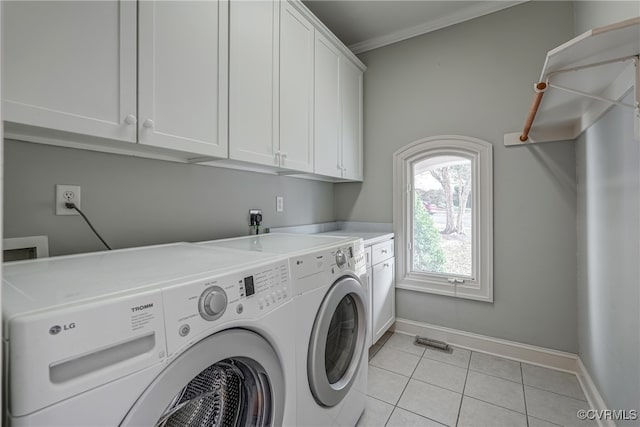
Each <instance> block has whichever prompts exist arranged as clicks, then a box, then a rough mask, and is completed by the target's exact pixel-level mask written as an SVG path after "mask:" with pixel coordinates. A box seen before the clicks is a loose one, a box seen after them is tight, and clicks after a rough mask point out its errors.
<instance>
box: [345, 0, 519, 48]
mask: <svg viewBox="0 0 640 427" xmlns="http://www.w3.org/2000/svg"><path fill="white" fill-rule="evenodd" d="M526 1H528V0H511V1H498V2H480V3H479V4H477V5H475V6H473V7H469V8H465V9H464V10H460V11H457V12H454V13H451V14H449V15H446V16H443V17H440V18H437V19H432V20H429V21H427V22H424V23H423V24H420V25H416V26H413V27H409V28H405V29H402V30H398V31H395V32H393V33H390V34H386V35H384V36H379V37H374V38H371V39H369V40H365V41H362V42H359V43H355V44H352V45H350V46H349V49H351V50H352V51H353V53H355V54H356V55H357V54H359V53H362V52H366V51H369V50H373V49H377V48H379V47H383V46H388V45H390V44H393V43H397V42H400V41H403V40H407V39H410V38H413V37H416V36H419V35H422V34H426V33H430V32H432V31H436V30H440V29H442V28H445V27H449V26H451V25H455V24H459V23H461V22H464V21H468V20H470V19H474V18H479V17H481V16H484V15H488V14H490V13H493V12H498V11H500V10H503V9H507V8H509V7H512V6H516V5H518V4H521V3H525V2H526Z"/></svg>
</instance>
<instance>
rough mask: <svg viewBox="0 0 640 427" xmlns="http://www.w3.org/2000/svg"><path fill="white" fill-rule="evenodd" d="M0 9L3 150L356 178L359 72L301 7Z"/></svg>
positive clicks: (147, 0)
mask: <svg viewBox="0 0 640 427" xmlns="http://www.w3.org/2000/svg"><path fill="white" fill-rule="evenodd" d="M2 7H3V15H2V22H1V23H2V31H3V36H4V37H3V38H4V41H3V46H2V55H3V57H2V59H3V67H4V68H3V72H4V75H3V82H2V84H3V87H2V89H3V98H2V102H3V108H4V113H5V114H4V118H5V120H6V121H7V124H6V126H5V127H4V132H5V134H4V136H5V137H7V138H13V139H18V140H25V141H32V142H40V143H48V144H54V145H61V146H67V147H74V148H83V149H89V150H96V151H105V152H111V153H118V154H125V155H136V156H142V157H150V158H158V159H163V160H173V161H179V162H200V163H205V164H212V165H221V166H231V167H238V168H244V169H248V170H256V171H263V172H269V173H281V174H291V175H295V174H296V173H298V174H305V175H307V176H311V177H313V176H315V177H316V178H319V179H323V180H326V179H327V178H329V179H330V180H333V181H339V180H355V181H358V180H362V74H363V71H364V69H365V67H364V65H363V64H362V63H361V62H360V61H358V59H357V58H356V57H355V56H354V55H353V54H352V53H351V52H350V51H349V50H348V49H347V48H346V47H345V46H344V45H343V44H342V43H340V41H339V40H338V39H337V38H336V37H335V36H334V35H333V34H331V32H330V31H329V30H328V29H327V28H326V27H325V26H324V24H322V22H320V21H319V20H318V19H317V18H316V17H315V16H314V15H313V14H312V13H311V12H310V11H309V10H308V9H307V8H306V7H305V5H304V4H303V3H302V2H300V1H299V0H234V1H229V0H211V1H200V0H155V1H151V0H140V1H135V0H101V1H60V0H50V1H31V0H24V1H6V2H2ZM123 142H125V143H123ZM256 165H260V166H259V167H258V166H256Z"/></svg>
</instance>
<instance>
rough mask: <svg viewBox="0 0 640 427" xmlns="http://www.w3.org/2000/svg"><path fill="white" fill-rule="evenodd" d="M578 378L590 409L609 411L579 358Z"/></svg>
mask: <svg viewBox="0 0 640 427" xmlns="http://www.w3.org/2000/svg"><path fill="white" fill-rule="evenodd" d="M576 376H577V377H578V381H579V382H580V386H581V387H582V391H584V395H585V396H586V397H587V402H589V407H590V408H591V409H595V410H603V409H609V408H607V404H606V403H605V402H604V399H603V398H602V396H601V395H600V392H599V391H598V389H597V387H596V384H595V383H594V382H593V379H592V378H591V375H589V371H587V367H586V366H584V363H582V360H581V359H580V358H578V361H577V363H576ZM598 425H599V426H600V427H615V425H616V423H614V422H613V421H612V420H598Z"/></svg>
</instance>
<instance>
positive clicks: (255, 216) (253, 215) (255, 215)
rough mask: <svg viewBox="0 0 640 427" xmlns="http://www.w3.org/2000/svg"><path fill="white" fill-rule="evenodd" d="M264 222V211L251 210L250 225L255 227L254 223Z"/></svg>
mask: <svg viewBox="0 0 640 427" xmlns="http://www.w3.org/2000/svg"><path fill="white" fill-rule="evenodd" d="M256 220H257V221H258V222H259V223H261V222H262V209H249V225H250V226H253V225H255V224H254V222H255V221H256Z"/></svg>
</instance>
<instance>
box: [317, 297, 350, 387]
mask: <svg viewBox="0 0 640 427" xmlns="http://www.w3.org/2000/svg"><path fill="white" fill-rule="evenodd" d="M357 340H358V308H357V306H356V303H355V301H354V300H353V297H352V296H351V295H347V296H345V297H344V298H342V301H340V303H339V304H338V307H337V308H336V311H335V313H334V314H333V317H332V318H331V323H330V324H329V331H328V333H327V344H326V348H325V351H324V365H325V366H324V368H325V370H326V372H327V379H328V380H329V383H330V384H335V383H337V382H338V381H340V378H342V377H344V375H345V373H346V372H347V370H348V369H349V364H350V363H351V361H352V360H353V359H354V353H355V351H356V342H357Z"/></svg>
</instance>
